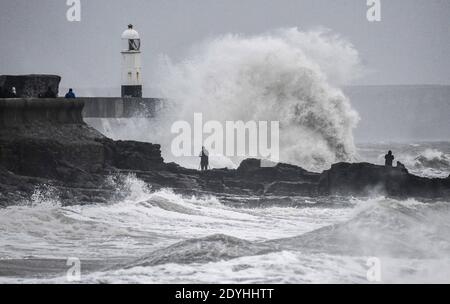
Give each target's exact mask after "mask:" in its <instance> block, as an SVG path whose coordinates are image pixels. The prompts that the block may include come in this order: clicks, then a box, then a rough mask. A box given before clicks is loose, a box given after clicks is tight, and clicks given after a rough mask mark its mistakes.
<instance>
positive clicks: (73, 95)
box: [65, 89, 76, 99]
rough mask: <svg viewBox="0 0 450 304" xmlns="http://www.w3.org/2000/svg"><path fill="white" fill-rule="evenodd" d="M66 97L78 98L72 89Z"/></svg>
mask: <svg viewBox="0 0 450 304" xmlns="http://www.w3.org/2000/svg"><path fill="white" fill-rule="evenodd" d="M65 98H67V99H73V98H76V96H75V93H74V92H73V90H72V89H69V92H67V94H66V96H65Z"/></svg>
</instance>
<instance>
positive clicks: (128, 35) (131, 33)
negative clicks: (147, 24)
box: [122, 25, 140, 40]
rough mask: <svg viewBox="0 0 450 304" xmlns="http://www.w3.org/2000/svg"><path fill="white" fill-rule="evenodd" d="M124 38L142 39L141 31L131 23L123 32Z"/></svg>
mask: <svg viewBox="0 0 450 304" xmlns="http://www.w3.org/2000/svg"><path fill="white" fill-rule="evenodd" d="M122 39H127V40H136V39H140V37H139V33H138V32H137V31H136V30H135V29H133V26H132V25H130V26H129V27H128V29H127V30H125V31H124V32H123V33H122Z"/></svg>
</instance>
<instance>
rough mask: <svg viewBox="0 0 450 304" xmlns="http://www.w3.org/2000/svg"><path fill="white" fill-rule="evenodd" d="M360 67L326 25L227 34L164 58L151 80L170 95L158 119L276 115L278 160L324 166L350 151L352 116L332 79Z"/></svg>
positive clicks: (343, 79)
mask: <svg viewBox="0 0 450 304" xmlns="http://www.w3.org/2000/svg"><path fill="white" fill-rule="evenodd" d="M360 72H361V69H360V65H359V56H358V52H357V51H356V50H355V48H354V47H353V45H352V44H351V43H349V42H348V41H346V40H344V39H342V38H341V37H339V36H337V35H333V34H331V33H330V32H327V31H311V32H302V31H299V30H298V29H297V28H290V29H283V30H278V31H274V32H271V33H267V34H263V35H257V36H250V37H246V36H241V35H231V34H229V35H225V36H222V37H219V38H216V39H213V40H210V41H206V42H204V43H203V44H201V45H198V46H196V47H195V48H194V49H193V51H192V54H190V55H188V56H187V58H186V59H184V60H182V61H181V62H177V63H173V62H172V61H171V60H170V59H169V58H165V59H164V64H163V68H162V70H161V72H160V73H161V74H160V75H161V81H160V83H159V88H160V90H161V92H162V95H163V96H166V97H169V98H170V99H171V101H172V102H173V107H172V108H171V109H170V113H169V114H167V115H168V116H166V117H165V118H164V120H167V117H170V118H172V119H168V120H169V121H173V120H174V119H175V120H178V119H183V120H186V121H192V113H194V112H198V113H202V114H203V118H204V121H210V120H214V121H219V122H225V121H227V120H232V121H238V120H241V121H279V122H280V158H281V161H283V162H290V163H294V164H298V165H302V166H304V167H305V168H310V169H319V168H324V167H326V166H328V165H329V164H331V163H333V162H336V161H348V160H351V159H353V156H354V153H355V147H354V143H353V134H352V132H353V128H354V127H355V126H356V124H357V122H358V119H359V117H358V114H357V113H356V112H355V111H354V110H353V109H352V107H351V105H350V102H349V100H348V99H347V98H346V96H345V95H344V94H343V92H342V91H341V90H340V89H339V88H338V87H337V86H338V85H342V84H345V83H348V82H349V81H350V80H352V79H353V78H354V77H355V76H356V75H358V74H359V73H360ZM195 149H196V150H199V149H200V147H195Z"/></svg>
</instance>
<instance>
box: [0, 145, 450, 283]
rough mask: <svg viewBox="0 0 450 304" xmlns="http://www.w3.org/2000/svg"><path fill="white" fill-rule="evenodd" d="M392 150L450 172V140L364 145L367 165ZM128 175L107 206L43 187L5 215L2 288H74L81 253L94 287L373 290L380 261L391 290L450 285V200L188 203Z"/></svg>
mask: <svg viewBox="0 0 450 304" xmlns="http://www.w3.org/2000/svg"><path fill="white" fill-rule="evenodd" d="M388 147H389V148H390V149H392V150H393V151H394V153H395V154H396V156H397V159H399V160H400V161H402V162H403V163H405V164H406V165H407V167H408V168H409V169H410V170H411V171H413V172H414V173H417V174H421V175H424V176H448V175H449V174H450V166H449V156H450V143H410V144H393V143H378V144H375V143H372V144H363V145H358V158H359V160H362V161H370V162H374V163H380V162H381V161H382V156H383V155H384V154H383V153H385V151H386V149H387V148H388ZM121 178H122V183H121V187H120V190H118V191H122V192H123V194H125V196H124V198H123V199H121V200H120V201H111V202H110V203H109V204H106V205H95V204H93V205H84V206H80V205H75V206H71V207H63V206H61V205H60V204H59V202H58V196H57V191H55V189H52V188H51V187H44V186H43V187H42V188H40V189H37V190H36V192H35V194H34V195H33V197H31V198H30V201H28V202H22V203H21V204H20V205H18V206H13V207H9V208H6V209H0V244H1V246H0V283H18V282H22V283H41V282H42V283H66V282H68V281H67V275H66V272H67V271H68V270H69V268H70V267H69V266H66V264H65V261H66V260H67V259H68V258H70V257H74V258H78V259H79V260H80V261H81V278H80V279H81V282H82V283H369V281H368V277H367V273H368V271H369V269H370V266H368V262H369V261H372V260H373V258H376V261H378V262H379V266H380V268H379V269H380V278H381V282H382V283H430V282H434V283H444V282H446V283H450V224H449V223H450V205H449V204H448V203H447V202H439V201H419V200H412V199H410V200H405V201H398V200H393V199H389V198H384V197H381V196H374V197H367V198H352V197H331V198H320V199H318V198H307V197H289V198H286V197H271V198H265V199H264V200H262V199H261V198H256V197H227V196H220V195H218V196H208V197H205V196H190V197H186V196H180V195H178V194H175V193H173V192H172V191H171V190H170V189H163V190H160V191H156V192H155V191H152V189H151V187H150V186H149V185H146V184H145V183H144V182H142V181H141V180H139V179H137V178H136V177H134V176H133V175H129V176H123V177H121ZM124 185H125V186H124ZM255 202H258V203H257V204H255ZM61 261H62V262H61ZM61 265H62V266H61Z"/></svg>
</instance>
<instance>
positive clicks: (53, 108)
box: [0, 98, 84, 128]
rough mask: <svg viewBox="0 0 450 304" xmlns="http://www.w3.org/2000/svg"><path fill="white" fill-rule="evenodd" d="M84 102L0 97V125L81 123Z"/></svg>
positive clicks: (61, 99) (60, 99)
mask: <svg viewBox="0 0 450 304" xmlns="http://www.w3.org/2000/svg"><path fill="white" fill-rule="evenodd" d="M83 106H84V103H83V102H82V101H81V100H77V99H71V100H67V99H63V98H55V99H38V98H14V99H0V126H1V127H3V128H5V127H10V126H24V125H33V124H34V123H35V122H39V123H43V122H44V123H46V122H48V123H54V124H81V123H83V117H82V110H83Z"/></svg>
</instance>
